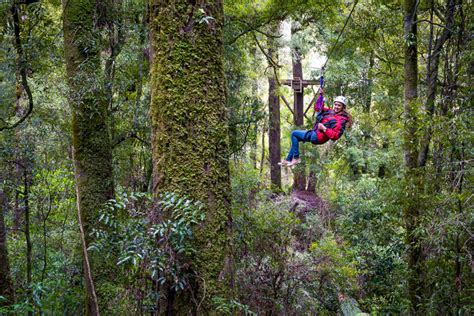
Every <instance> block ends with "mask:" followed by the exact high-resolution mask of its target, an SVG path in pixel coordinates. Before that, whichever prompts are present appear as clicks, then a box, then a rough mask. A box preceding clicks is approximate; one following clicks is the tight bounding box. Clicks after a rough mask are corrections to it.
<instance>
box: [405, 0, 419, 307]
mask: <svg viewBox="0 0 474 316" xmlns="http://www.w3.org/2000/svg"><path fill="white" fill-rule="evenodd" d="M404 10H405V18H404V36H405V66H404V68H405V69H404V74H405V83H404V88H405V99H404V108H405V113H404V114H405V125H404V135H403V136H404V138H403V139H404V144H403V147H404V152H405V166H406V170H405V191H406V192H405V195H406V198H405V201H404V206H403V208H404V217H405V227H406V243H407V246H408V250H407V252H408V269H409V277H408V294H409V299H410V302H411V307H412V311H413V313H414V314H418V313H419V312H420V309H421V303H422V298H423V290H424V289H423V273H422V248H421V238H420V235H419V234H420V233H419V227H420V219H421V214H420V209H421V205H420V201H419V198H420V188H421V185H422V183H421V175H420V174H419V173H420V172H419V169H418V168H417V167H418V165H417V156H418V151H417V144H418V142H417V139H416V131H417V127H418V122H417V110H418V60H417V58H418V52H417V40H418V39H417V25H416V23H415V21H416V10H417V0H405V5H404Z"/></svg>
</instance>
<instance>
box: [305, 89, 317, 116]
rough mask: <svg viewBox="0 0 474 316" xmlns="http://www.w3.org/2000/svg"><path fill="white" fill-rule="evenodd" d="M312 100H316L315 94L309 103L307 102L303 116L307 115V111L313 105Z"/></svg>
mask: <svg viewBox="0 0 474 316" xmlns="http://www.w3.org/2000/svg"><path fill="white" fill-rule="evenodd" d="M314 99H316V94H315V95H314V96H313V98H312V99H311V101H309V104H308V107H307V108H306V111H304V115H305V116H306V113H308V111H309V109H310V108H311V104H313V102H314Z"/></svg>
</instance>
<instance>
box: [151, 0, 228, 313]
mask: <svg viewBox="0 0 474 316" xmlns="http://www.w3.org/2000/svg"><path fill="white" fill-rule="evenodd" d="M150 9H151V12H152V16H151V19H150V29H151V43H152V54H153V59H152V65H151V95H152V99H151V120H152V151H153V192H154V194H155V196H157V195H158V194H159V193H160V192H164V191H173V192H176V193H178V194H181V195H186V196H188V197H190V198H193V199H197V200H200V201H202V202H203V203H204V204H205V211H206V219H205V222H204V223H203V224H202V225H201V226H200V227H199V228H198V229H196V231H195V240H194V242H195V247H196V249H197V253H196V255H195V257H194V258H193V266H192V267H191V268H192V269H193V270H194V271H195V272H196V274H197V276H198V277H196V279H195V286H194V287H195V288H193V289H192V292H193V297H194V298H193V299H191V296H190V295H186V294H182V295H181V294H180V295H179V296H177V297H176V298H175V300H174V311H175V312H176V313H178V314H186V313H187V312H189V311H193V310H194V311H196V308H197V305H199V306H200V310H198V311H197V313H200V314H206V313H208V312H207V311H203V309H204V310H208V311H209V310H212V303H211V302H212V299H213V298H215V297H226V296H227V294H228V293H229V291H230V290H229V284H228V283H227V282H226V279H227V278H226V277H225V276H226V269H227V268H228V265H227V264H226V263H225V262H228V260H227V258H229V257H228V254H229V243H228V229H229V224H230V223H229V221H230V220H231V217H230V212H229V192H230V182H229V169H228V126H227V114H226V109H225V104H226V88H225V78H224V70H223V41H222V39H223V36H222V25H223V19H224V15H223V4H222V1H219V0H215V1H186V0H176V1H172V2H169V1H153V0H152V1H150ZM164 215H165V216H166V214H164ZM193 301H194V302H195V303H192V302H193ZM201 301H202V304H199V302H201Z"/></svg>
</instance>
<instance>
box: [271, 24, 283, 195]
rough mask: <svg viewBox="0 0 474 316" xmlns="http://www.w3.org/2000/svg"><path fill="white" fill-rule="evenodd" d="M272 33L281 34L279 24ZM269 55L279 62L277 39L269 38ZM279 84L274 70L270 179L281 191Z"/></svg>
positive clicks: (275, 189) (272, 82)
mask: <svg viewBox="0 0 474 316" xmlns="http://www.w3.org/2000/svg"><path fill="white" fill-rule="evenodd" d="M272 34H275V35H278V34H279V25H278V24H277V25H276V26H275V27H274V28H273V29H272ZM268 56H269V57H270V58H271V59H272V60H273V61H275V62H276V63H278V51H277V47H276V44H275V40H274V39H273V38H272V37H269V38H268ZM277 89H278V86H277V82H276V78H275V75H274V72H272V76H269V77H268V116H269V117H268V147H269V148H268V150H269V155H270V179H271V183H272V187H273V188H272V189H273V190H274V191H276V192H278V191H281V166H280V165H278V163H279V162H280V160H281V143H280V137H281V132H280V98H279V96H278V90H277Z"/></svg>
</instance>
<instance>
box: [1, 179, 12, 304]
mask: <svg viewBox="0 0 474 316" xmlns="http://www.w3.org/2000/svg"><path fill="white" fill-rule="evenodd" d="M0 183H3V181H0ZM7 208H8V201H7V195H6V194H5V192H4V191H3V188H0V296H3V297H5V298H6V300H5V301H2V302H0V307H1V306H8V305H11V304H13V303H14V302H15V290H14V287H13V282H12V279H11V274H10V263H9V260H8V248H7V230H6V228H5V218H4V213H5V212H6V210H7Z"/></svg>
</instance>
